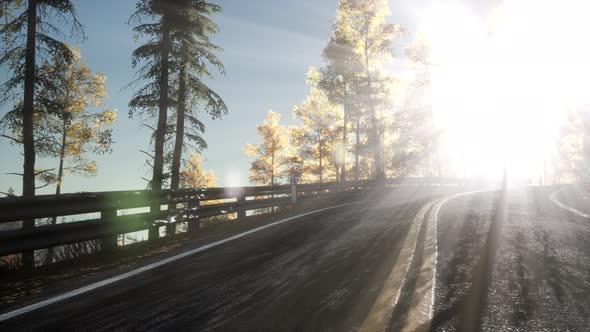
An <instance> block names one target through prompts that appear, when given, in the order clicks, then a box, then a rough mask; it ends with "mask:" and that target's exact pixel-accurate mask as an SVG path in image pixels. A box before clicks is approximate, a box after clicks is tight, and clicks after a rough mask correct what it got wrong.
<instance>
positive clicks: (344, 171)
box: [340, 104, 349, 181]
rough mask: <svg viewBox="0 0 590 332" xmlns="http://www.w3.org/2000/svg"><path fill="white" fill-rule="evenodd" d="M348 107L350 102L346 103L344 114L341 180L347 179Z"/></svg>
mask: <svg viewBox="0 0 590 332" xmlns="http://www.w3.org/2000/svg"><path fill="white" fill-rule="evenodd" d="M348 109H349V105H348V104H344V116H343V118H344V119H343V123H342V155H341V157H342V161H341V162H342V165H341V167H342V170H341V171H340V181H346V145H347V144H348V140H347V137H346V134H347V133H346V132H347V129H346V123H347V121H348V117H347V115H348Z"/></svg>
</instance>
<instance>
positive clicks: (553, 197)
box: [549, 189, 590, 219]
mask: <svg viewBox="0 0 590 332" xmlns="http://www.w3.org/2000/svg"><path fill="white" fill-rule="evenodd" d="M564 190H565V189H560V190H558V191H556V192H554V193H552V194H551V195H549V200H550V201H552V202H553V203H555V205H557V206H559V207H560V208H562V209H564V210H568V211H569V212H572V213H574V214H577V215H578V216H580V217H582V218H586V219H590V214H587V213H584V212H582V211H580V210H576V209H574V208H573V207H571V206H569V205H565V204H564V203H562V202H561V201H560V200H558V199H557V198H556V197H555V196H557V194H559V193H560V192H562V191H564Z"/></svg>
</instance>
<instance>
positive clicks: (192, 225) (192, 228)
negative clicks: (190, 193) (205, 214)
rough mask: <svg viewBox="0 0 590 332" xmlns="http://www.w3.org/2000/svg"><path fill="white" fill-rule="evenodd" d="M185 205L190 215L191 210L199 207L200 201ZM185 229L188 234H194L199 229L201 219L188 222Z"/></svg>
mask: <svg viewBox="0 0 590 332" xmlns="http://www.w3.org/2000/svg"><path fill="white" fill-rule="evenodd" d="M187 204H188V209H189V211H190V213H191V214H192V212H193V209H194V208H196V207H197V208H198V207H199V206H200V205H201V201H198V200H197V201H189V202H188V203H187ZM197 212H198V211H197ZM187 227H188V232H189V233H196V232H197V231H198V230H199V229H200V228H201V219H200V218H198V217H197V218H196V219H195V220H189V222H188V226H187Z"/></svg>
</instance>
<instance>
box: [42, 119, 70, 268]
mask: <svg viewBox="0 0 590 332" xmlns="http://www.w3.org/2000/svg"><path fill="white" fill-rule="evenodd" d="M66 121H67V120H66V119H64V122H63V127H62V130H63V134H62V137H61V146H60V148H59V167H58V168H57V183H56V185H55V194H56V195H59V194H61V182H62V179H63V175H64V159H65V157H66V142H67V129H68V125H67V122H66ZM51 224H52V225H55V224H57V217H53V218H51ZM54 253H55V252H54V249H53V247H50V248H47V253H46V255H45V264H51V263H53V258H54Z"/></svg>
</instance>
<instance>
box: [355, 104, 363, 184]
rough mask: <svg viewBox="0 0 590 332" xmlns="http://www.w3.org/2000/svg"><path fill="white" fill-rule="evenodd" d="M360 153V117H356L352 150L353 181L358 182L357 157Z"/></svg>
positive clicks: (358, 159)
mask: <svg viewBox="0 0 590 332" xmlns="http://www.w3.org/2000/svg"><path fill="white" fill-rule="evenodd" d="M360 153H361V117H360V115H358V116H357V117H356V142H355V148H354V180H355V181H358V179H359V174H360V171H359V161H360V158H359V155H360Z"/></svg>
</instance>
